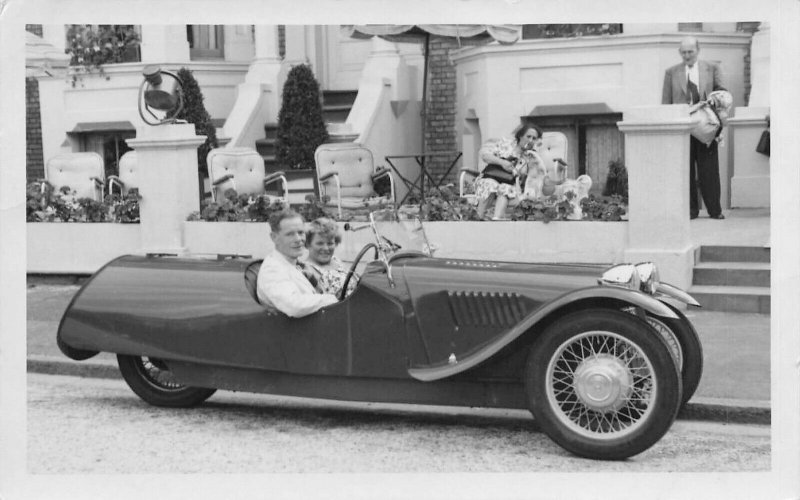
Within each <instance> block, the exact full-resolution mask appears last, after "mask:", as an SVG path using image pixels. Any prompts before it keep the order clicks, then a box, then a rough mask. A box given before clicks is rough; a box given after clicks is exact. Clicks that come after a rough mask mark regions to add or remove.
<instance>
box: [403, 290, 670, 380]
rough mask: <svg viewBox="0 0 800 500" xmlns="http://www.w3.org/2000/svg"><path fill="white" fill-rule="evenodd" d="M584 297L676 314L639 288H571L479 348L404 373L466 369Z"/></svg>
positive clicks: (418, 375)
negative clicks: (636, 289) (448, 359)
mask: <svg viewBox="0 0 800 500" xmlns="http://www.w3.org/2000/svg"><path fill="white" fill-rule="evenodd" d="M585 299H613V300H618V301H622V302H626V303H628V304H630V305H632V306H637V307H641V308H642V309H644V310H646V311H647V312H649V313H652V314H655V315H658V316H661V317H664V318H673V319H677V318H678V316H677V315H676V314H675V312H674V311H672V309H670V308H669V306H667V305H666V304H664V303H662V302H660V301H658V300H656V299H654V298H653V297H652V296H650V295H646V294H644V293H642V292H638V291H634V290H630V289H627V288H622V287H616V286H595V287H589V288H582V289H580V290H575V291H573V292H569V293H566V294H564V295H561V296H560V297H558V298H556V299H555V300H552V301H550V302H548V303H547V304H545V305H544V306H542V307H540V308H539V309H536V310H535V311H533V312H531V313H530V314H529V315H528V316H526V317H525V318H523V320H522V321H520V322H519V323H517V325H516V326H514V327H513V328H511V329H509V330H506V331H505V332H503V333H501V334H500V335H498V336H497V337H495V338H494V339H492V340H491V341H489V342H488V343H487V344H484V345H482V346H480V347H479V348H477V349H475V350H473V351H471V352H469V353H467V354H466V355H464V356H463V357H462V358H461V359H458V360H456V361H455V362H450V361H448V362H442V363H438V364H436V365H431V366H425V367H418V368H415V367H411V368H409V369H408V374H409V375H410V376H411V377H413V378H415V379H417V380H421V381H423V382H430V381H434V380H441V379H444V378H447V377H452V376H453V375H456V374H458V373H461V372H464V371H466V370H469V369H470V368H474V367H475V366H477V365H479V364H481V363H483V362H484V361H486V360H487V359H489V358H491V357H492V356H494V355H495V354H496V353H497V352H499V351H500V350H501V349H503V348H504V347H505V346H507V345H508V344H510V343H511V342H513V341H514V340H516V339H517V338H518V337H520V336H521V335H522V334H524V333H525V332H526V331H528V330H529V329H530V328H531V327H532V326H533V325H535V324H536V323H537V322H539V321H541V320H542V319H543V318H545V317H546V316H548V315H549V314H551V313H553V312H555V311H557V310H558V309H560V308H562V307H565V306H568V305H569V304H572V303H574V302H577V301H580V300H585Z"/></svg>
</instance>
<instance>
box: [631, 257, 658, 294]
mask: <svg viewBox="0 0 800 500" xmlns="http://www.w3.org/2000/svg"><path fill="white" fill-rule="evenodd" d="M636 272H637V273H638V274H639V280H640V281H641V290H642V291H643V292H644V293H649V294H650V295H653V294H654V293H656V290H657V289H658V268H657V267H656V265H655V264H654V263H652V262H640V263H638V264H636Z"/></svg>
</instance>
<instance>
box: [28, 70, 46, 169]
mask: <svg viewBox="0 0 800 500" xmlns="http://www.w3.org/2000/svg"><path fill="white" fill-rule="evenodd" d="M25 106H26V119H25V139H26V150H25V171H26V175H27V178H28V181H33V180H36V179H41V178H43V177H44V159H43V155H42V117H41V114H40V112H39V82H38V81H37V80H36V78H26V79H25Z"/></svg>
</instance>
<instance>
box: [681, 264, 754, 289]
mask: <svg viewBox="0 0 800 500" xmlns="http://www.w3.org/2000/svg"><path fill="white" fill-rule="evenodd" d="M692 283H693V284H695V285H715V286H756V287H769V285H770V265H769V263H768V262H701V263H699V264H697V265H695V267H694V275H693V279H692Z"/></svg>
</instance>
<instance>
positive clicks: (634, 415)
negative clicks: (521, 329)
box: [524, 309, 682, 460]
mask: <svg viewBox="0 0 800 500" xmlns="http://www.w3.org/2000/svg"><path fill="white" fill-rule="evenodd" d="M524 378H525V380H524V382H525V390H526V394H527V400H528V406H529V408H530V410H531V413H533V416H534V418H535V419H536V421H537V422H538V423H539V425H540V426H541V428H542V430H543V431H544V432H545V433H546V434H547V435H548V436H550V438H551V439H553V440H554V441H555V442H556V443H558V444H559V445H560V446H562V447H563V448H564V449H566V450H568V451H570V452H572V453H574V454H576V455H579V456H582V457H586V458H593V459H604V460H621V459H625V458H628V457H630V456H633V455H636V454H638V453H641V452H643V451H645V450H646V449H648V448H649V447H650V446H652V445H653V444H654V443H656V442H657V441H658V440H659V439H661V437H662V436H663V435H664V434H665V433H666V432H667V430H668V429H669V428H670V426H671V425H672V422H673V421H674V420H675V416H676V415H677V413H678V409H679V407H680V402H681V392H682V391H681V377H680V374H679V372H678V369H677V366H676V363H675V362H674V361H673V358H672V354H671V353H670V351H669V348H668V347H667V345H666V343H665V342H664V340H663V339H662V338H661V336H660V335H658V334H656V332H655V331H653V328H652V327H651V326H650V325H648V324H647V323H646V322H644V321H643V320H641V319H639V318H637V317H635V316H632V315H630V314H627V313H624V312H621V311H614V310H608V309H592V310H588V311H581V312H578V313H572V314H570V315H568V316H565V317H563V318H560V319H559V320H557V321H556V322H554V323H552V324H551V325H549V326H548V327H547V328H546V329H545V330H544V331H543V332H542V333H541V335H540V336H539V337H538V338H537V339H536V341H534V343H533V345H532V346H531V349H530V354H529V355H528V362H527V365H526V368H525V376H524Z"/></svg>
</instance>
